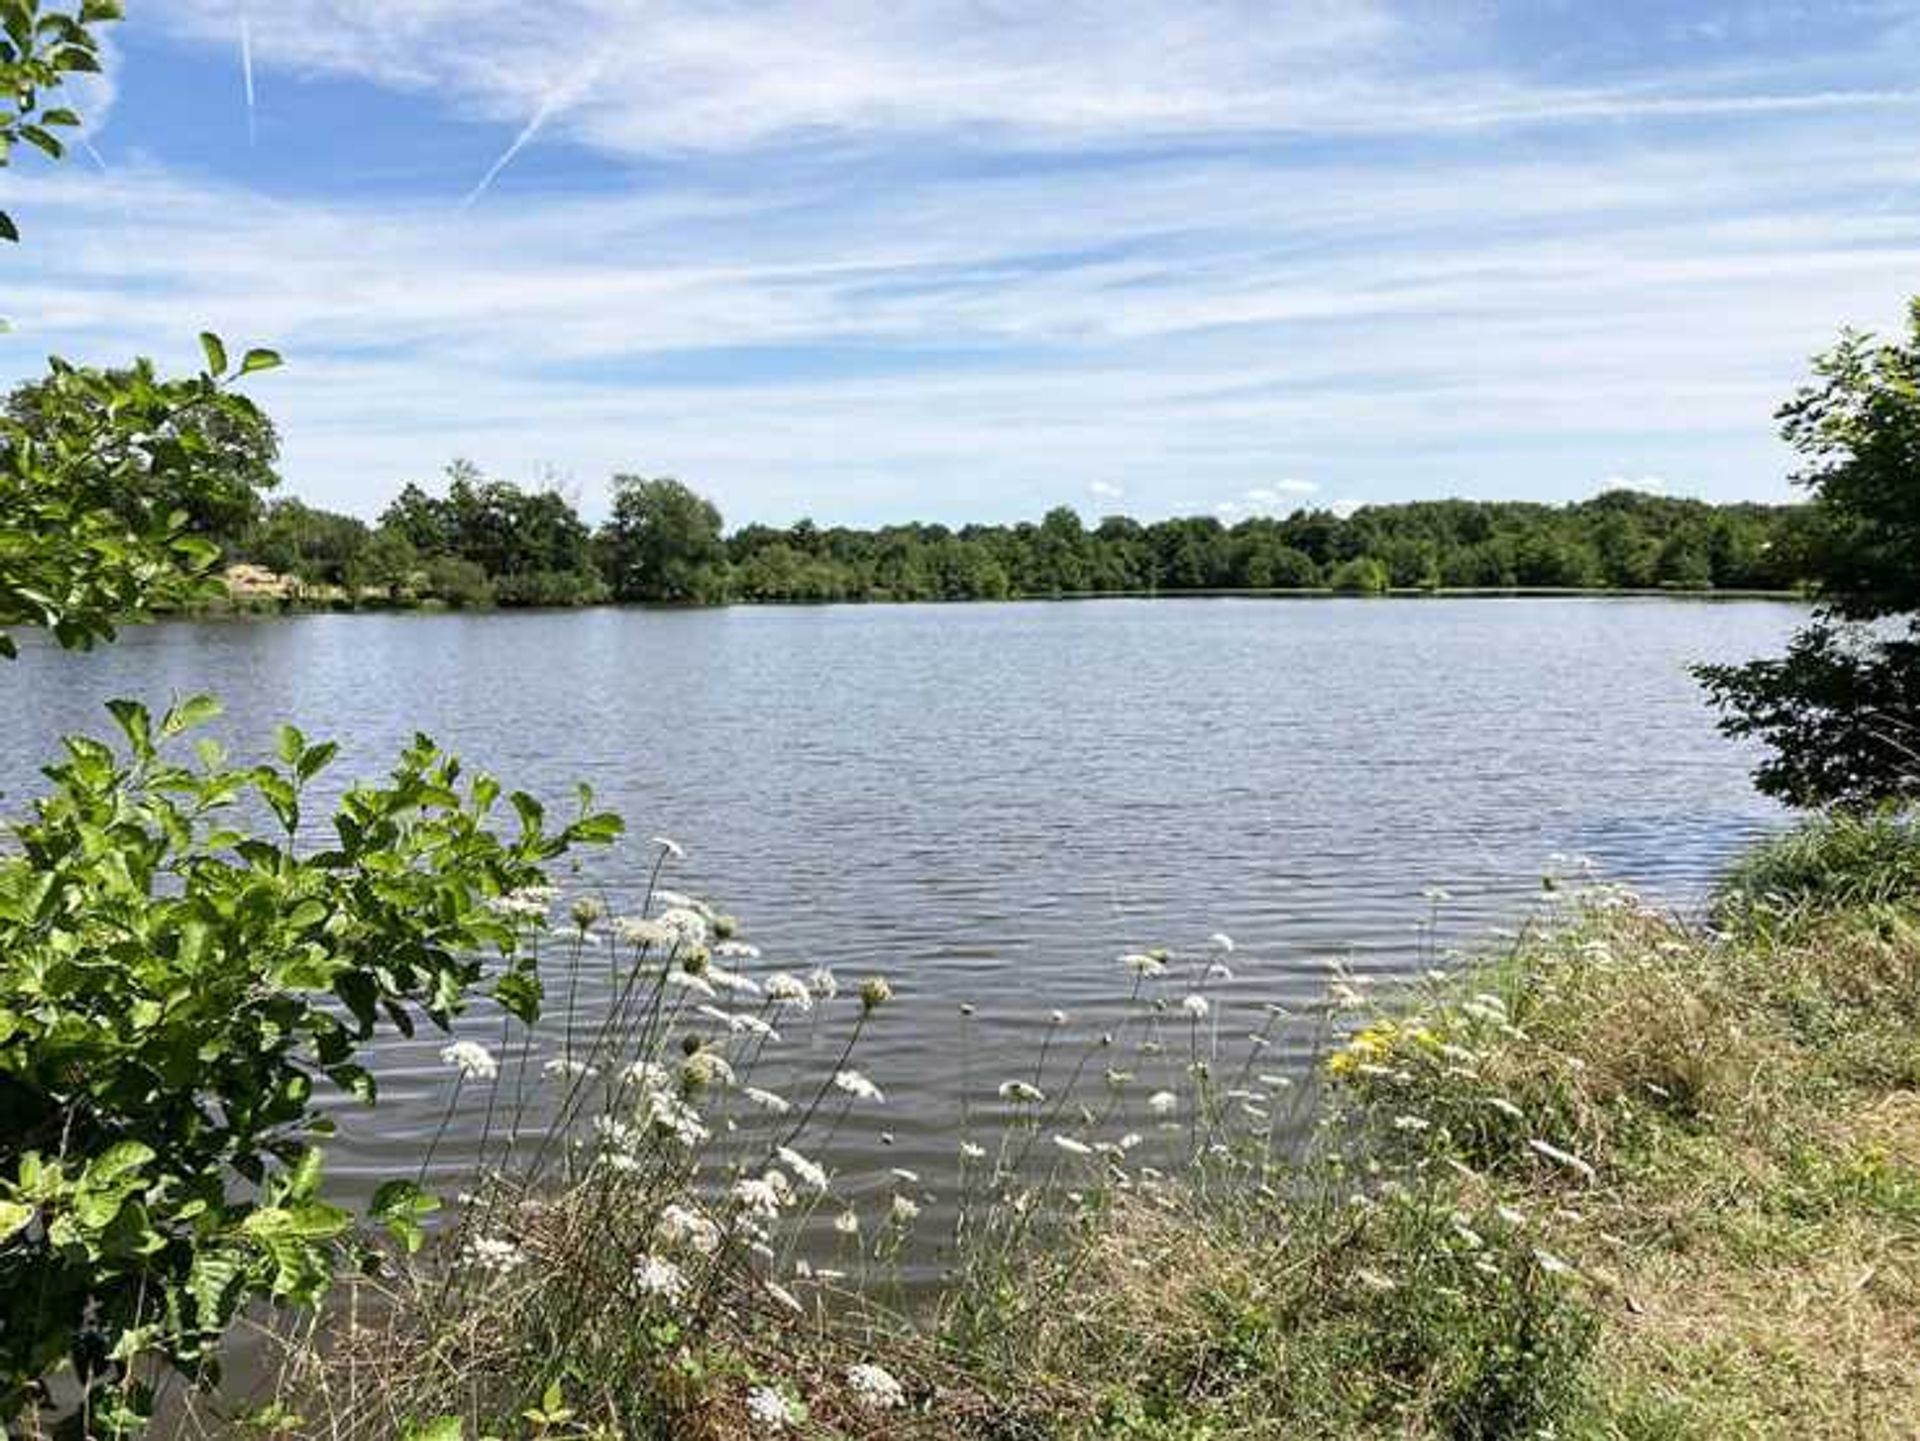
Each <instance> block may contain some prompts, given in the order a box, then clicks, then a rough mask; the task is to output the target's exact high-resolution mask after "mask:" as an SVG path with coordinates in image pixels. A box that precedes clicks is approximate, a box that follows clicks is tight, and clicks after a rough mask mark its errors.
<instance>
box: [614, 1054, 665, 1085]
mask: <svg viewBox="0 0 1920 1441" xmlns="http://www.w3.org/2000/svg"><path fill="white" fill-rule="evenodd" d="M620 1079H621V1080H622V1081H624V1082H625V1083H626V1084H627V1085H629V1086H638V1087H640V1089H641V1090H643V1091H658V1090H661V1089H663V1088H664V1087H665V1086H666V1084H667V1082H668V1081H669V1080H670V1079H671V1077H670V1076H669V1074H668V1072H667V1068H666V1067H665V1066H662V1065H661V1064H660V1063H659V1062H657V1061H635V1062H634V1063H633V1064H632V1065H630V1066H628V1067H627V1068H626V1069H625V1070H624V1071H622V1072H621V1073H620Z"/></svg>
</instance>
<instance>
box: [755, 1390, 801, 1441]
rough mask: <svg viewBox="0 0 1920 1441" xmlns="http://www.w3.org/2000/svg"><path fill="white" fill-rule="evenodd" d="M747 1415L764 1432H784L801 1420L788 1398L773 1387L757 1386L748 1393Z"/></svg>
mask: <svg viewBox="0 0 1920 1441" xmlns="http://www.w3.org/2000/svg"><path fill="white" fill-rule="evenodd" d="M747 1415H748V1417H750V1418H751V1419H752V1421H753V1424H754V1425H755V1426H757V1427H759V1428H760V1429H761V1430H763V1431H782V1430H785V1429H786V1428H787V1427H788V1426H791V1425H793V1424H795V1423H796V1422H797V1421H798V1420H799V1417H798V1416H796V1415H795V1414H794V1411H793V1408H792V1407H791V1406H790V1405H789V1404H788V1403H787V1398H786V1397H784V1396H782V1395H781V1394H780V1393H779V1392H778V1391H776V1390H774V1389H773V1387H771V1386H755V1387H754V1388H753V1389H752V1390H751V1391H749V1392H747Z"/></svg>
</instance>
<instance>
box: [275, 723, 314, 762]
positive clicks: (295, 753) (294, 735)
mask: <svg viewBox="0 0 1920 1441" xmlns="http://www.w3.org/2000/svg"><path fill="white" fill-rule="evenodd" d="M273 737H274V744H275V746H276V748H277V749H278V750H279V753H280V759H281V760H282V761H284V762H286V763H287V764H288V765H290V766H291V765H298V764H299V763H300V757H301V755H302V754H304V753H305V751H306V749H307V738H306V737H305V736H304V735H302V734H301V733H300V727H299V726H296V725H285V724H282V725H280V726H278V727H276V728H275V730H274V733H273Z"/></svg>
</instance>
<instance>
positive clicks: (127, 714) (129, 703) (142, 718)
mask: <svg viewBox="0 0 1920 1441" xmlns="http://www.w3.org/2000/svg"><path fill="white" fill-rule="evenodd" d="M107 709H108V710H109V711H111V712H112V713H113V718H114V720H115V721H117V722H118V723H119V726H120V733H121V734H122V735H124V736H125V737H126V738H127V744H128V745H129V746H130V747H132V749H133V753H134V754H135V755H136V756H139V757H141V758H142V759H143V760H144V759H145V758H147V757H149V756H151V755H152V754H153V718H152V717H151V716H149V715H148V714H147V708H146V707H145V706H143V705H141V704H140V702H139V701H135V700H110V701H108V702H107Z"/></svg>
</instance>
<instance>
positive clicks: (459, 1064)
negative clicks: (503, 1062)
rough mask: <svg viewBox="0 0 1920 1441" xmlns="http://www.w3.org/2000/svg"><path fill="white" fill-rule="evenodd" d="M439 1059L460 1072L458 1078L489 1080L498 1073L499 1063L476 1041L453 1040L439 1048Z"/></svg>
mask: <svg viewBox="0 0 1920 1441" xmlns="http://www.w3.org/2000/svg"><path fill="white" fill-rule="evenodd" d="M440 1059H441V1060H442V1061H444V1062H446V1063H447V1064H448V1065H449V1066H452V1067H453V1068H454V1070H456V1071H458V1072H459V1073H460V1079H462V1080H463V1081H464V1080H473V1081H491V1080H492V1079H493V1078H494V1077H495V1076H497V1075H499V1074H500V1063H499V1062H498V1061H496V1060H495V1059H494V1058H493V1052H492V1051H489V1050H488V1049H487V1048H486V1047H485V1046H483V1045H481V1044H480V1043H479V1042H478V1041H455V1042H454V1043H453V1044H452V1045H450V1046H442V1047H441V1048H440Z"/></svg>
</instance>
